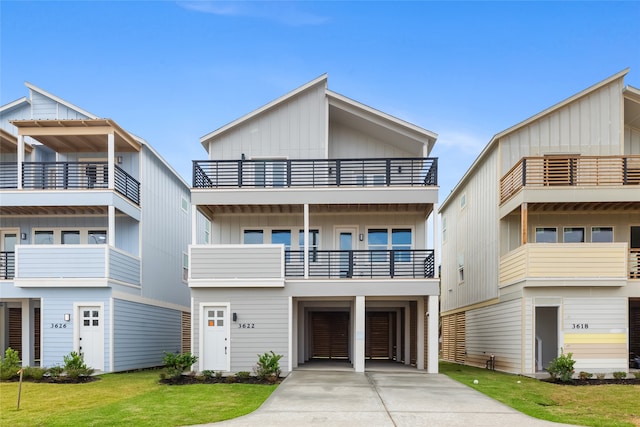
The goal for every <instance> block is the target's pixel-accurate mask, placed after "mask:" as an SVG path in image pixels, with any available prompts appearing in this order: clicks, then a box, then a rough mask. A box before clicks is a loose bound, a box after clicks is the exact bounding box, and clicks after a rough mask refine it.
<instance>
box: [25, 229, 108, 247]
mask: <svg viewBox="0 0 640 427" xmlns="http://www.w3.org/2000/svg"><path fill="white" fill-rule="evenodd" d="M32 241H33V244H34V245H61V244H62V245H87V244H88V245H102V244H106V243H107V230H106V229H99V228H53V229H51V228H49V229H47V228H42V229H34V230H33V238H32Z"/></svg>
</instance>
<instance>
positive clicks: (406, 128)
mask: <svg viewBox="0 0 640 427" xmlns="http://www.w3.org/2000/svg"><path fill="white" fill-rule="evenodd" d="M327 80H328V76H327V74H326V73H325V74H323V75H321V76H320V77H318V78H316V79H314V80H311V81H310V82H309V83H306V84H304V85H302V86H300V87H298V88H297V89H294V90H293V91H291V92H289V93H287V94H285V95H283V96H281V97H279V98H277V99H275V100H273V101H271V102H269V103H268V104H266V105H264V106H262V107H260V108H258V109H257V110H254V111H252V112H251V113H249V114H246V115H244V116H242V117H240V118H239V119H237V120H234V121H232V122H231V123H228V124H226V125H224V126H222V127H221V128H218V129H216V130H215V131H213V132H211V133H208V134H206V135H205V136H203V137H201V138H200V143H201V144H202V145H203V147H204V148H205V150H208V146H207V142H208V141H209V140H210V139H211V138H215V137H217V136H219V135H221V134H223V133H225V132H227V131H229V130H230V129H232V128H234V127H235V126H237V125H239V124H241V123H243V122H245V121H247V120H250V119H252V118H254V117H256V116H259V115H261V114H264V113H265V112H267V111H269V110H271V109H272V108H275V107H277V106H279V105H281V104H283V103H285V102H287V101H289V100H290V99H291V98H293V97H295V96H297V95H299V94H301V93H303V92H305V91H307V90H309V89H311V88H314V87H316V86H318V85H324V87H325V96H326V97H327V100H328V103H329V107H330V111H329V117H330V118H331V119H337V120H338V121H340V119H342V120H343V121H345V122H346V121H348V122H349V124H350V125H352V126H355V127H364V126H365V123H366V126H369V127H371V126H374V127H376V131H377V134H380V133H384V132H393V138H390V140H397V139H398V137H401V138H402V137H404V138H406V140H411V141H418V142H420V143H422V144H425V145H427V146H428V147H429V150H430V149H431V148H432V147H433V144H434V143H435V141H436V139H437V138H438V135H437V134H436V133H434V132H431V131H428V130H426V129H423V128H421V127H419V126H416V125H414V124H412V123H409V122H406V121H404V120H401V119H398V118H397V117H394V116H392V115H390V114H386V113H383V112H382V111H379V110H376V109H374V108H371V107H369V106H367V105H364V104H362V103H360V102H357V101H354V100H352V99H350V98H347V97H346V96H343V95H340V94H339V93H336V92H333V91H331V90H329V89H327ZM347 118H348V120H347ZM358 123H360V125H358Z"/></svg>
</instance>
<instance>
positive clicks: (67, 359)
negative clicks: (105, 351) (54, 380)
mask: <svg viewBox="0 0 640 427" xmlns="http://www.w3.org/2000/svg"><path fill="white" fill-rule="evenodd" d="M62 360H64V370H65V371H69V370H75V369H87V365H86V364H85V363H84V357H82V355H80V354H78V353H76V352H75V351H72V352H71V353H69V354H68V355H66V356H63V357H62Z"/></svg>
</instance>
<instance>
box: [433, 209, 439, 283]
mask: <svg viewBox="0 0 640 427" xmlns="http://www.w3.org/2000/svg"><path fill="white" fill-rule="evenodd" d="M432 216H433V262H434V264H433V278H434V279H437V278H438V277H440V271H439V268H438V266H439V265H440V251H439V248H440V230H438V227H440V223H439V221H438V204H437V203H434V205H433V214H432Z"/></svg>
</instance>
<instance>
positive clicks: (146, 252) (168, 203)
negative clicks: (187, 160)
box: [140, 147, 191, 306]
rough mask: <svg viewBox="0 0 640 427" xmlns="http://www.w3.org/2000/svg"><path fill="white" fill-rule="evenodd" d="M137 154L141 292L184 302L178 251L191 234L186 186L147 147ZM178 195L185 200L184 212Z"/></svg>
mask: <svg viewBox="0 0 640 427" xmlns="http://www.w3.org/2000/svg"><path fill="white" fill-rule="evenodd" d="M141 157H142V161H143V165H142V179H141V198H142V202H141V203H142V220H141V221H140V227H141V246H142V249H141V254H140V256H141V258H142V296H144V297H147V298H152V299H156V300H160V301H168V302H172V303H175V304H182V305H184V306H188V305H189V289H188V287H187V284H186V283H185V282H183V281H182V255H183V253H186V252H187V246H188V244H189V241H190V238H191V213H190V212H189V210H190V209H191V203H190V200H191V198H190V193H189V188H188V187H187V186H186V185H184V184H183V182H182V181H181V180H180V179H178V177H176V176H175V175H174V174H173V172H171V171H170V170H169V168H167V166H166V165H164V164H163V162H162V161H161V160H160V159H159V158H158V157H157V156H156V155H155V154H154V153H153V152H151V150H149V149H148V148H147V147H143V151H142V153H141ZM182 198H184V199H186V200H187V206H188V207H187V211H186V212H185V211H183V210H182Z"/></svg>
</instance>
